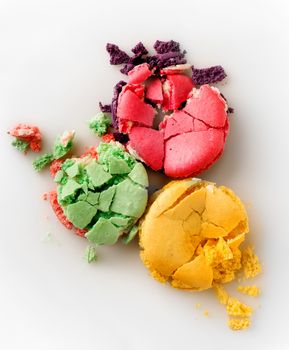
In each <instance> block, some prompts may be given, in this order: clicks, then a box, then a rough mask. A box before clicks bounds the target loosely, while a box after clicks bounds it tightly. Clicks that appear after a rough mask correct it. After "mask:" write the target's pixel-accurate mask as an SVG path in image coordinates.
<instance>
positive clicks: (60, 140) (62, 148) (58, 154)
mask: <svg viewBox="0 0 289 350" xmlns="http://www.w3.org/2000/svg"><path fill="white" fill-rule="evenodd" d="M74 134H75V133H74V131H64V133H63V134H62V135H61V136H59V137H57V139H56V140H55V143H54V146H53V156H54V158H55V159H60V158H62V157H64V156H65V155H66V154H67V153H68V152H69V151H70V150H71V148H72V146H73V138H74Z"/></svg>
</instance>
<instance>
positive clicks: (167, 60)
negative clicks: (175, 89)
mask: <svg viewBox="0 0 289 350" xmlns="http://www.w3.org/2000/svg"><path fill="white" fill-rule="evenodd" d="M147 62H148V64H149V65H150V68H151V69H152V68H154V67H155V68H159V69H162V68H165V67H169V66H174V65H177V64H185V63H187V60H186V59H185V51H184V52H173V51H172V52H167V53H163V54H157V55H155V56H151V57H148V59H147Z"/></svg>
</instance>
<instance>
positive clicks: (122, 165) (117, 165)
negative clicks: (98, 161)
mask: <svg viewBox="0 0 289 350" xmlns="http://www.w3.org/2000/svg"><path fill="white" fill-rule="evenodd" d="M108 171H109V172H110V173H111V174H127V173H129V172H130V167H129V166H128V164H127V162H126V161H125V160H124V159H120V158H115V157H110V158H109V159H108Z"/></svg>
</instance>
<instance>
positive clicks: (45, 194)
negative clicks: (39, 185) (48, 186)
mask: <svg viewBox="0 0 289 350" xmlns="http://www.w3.org/2000/svg"><path fill="white" fill-rule="evenodd" d="M42 199H43V200H44V201H47V199H48V193H47V192H45V193H43V195H42Z"/></svg>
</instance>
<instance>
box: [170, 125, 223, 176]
mask: <svg viewBox="0 0 289 350" xmlns="http://www.w3.org/2000/svg"><path fill="white" fill-rule="evenodd" d="M224 144H225V137H224V131H223V130H219V129H208V130H206V131H198V132H195V131H193V132H189V133H186V134H183V135H177V136H174V137H172V138H170V139H169V140H167V141H166V144H165V154H166V158H165V161H164V170H165V174H166V175H167V176H171V177H187V176H194V175H197V174H198V173H200V172H201V171H203V170H206V169H207V168H208V167H209V166H210V165H212V164H213V163H214V162H215V161H216V160H217V159H218V158H219V157H220V156H221V154H222V152H223V149H224Z"/></svg>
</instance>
